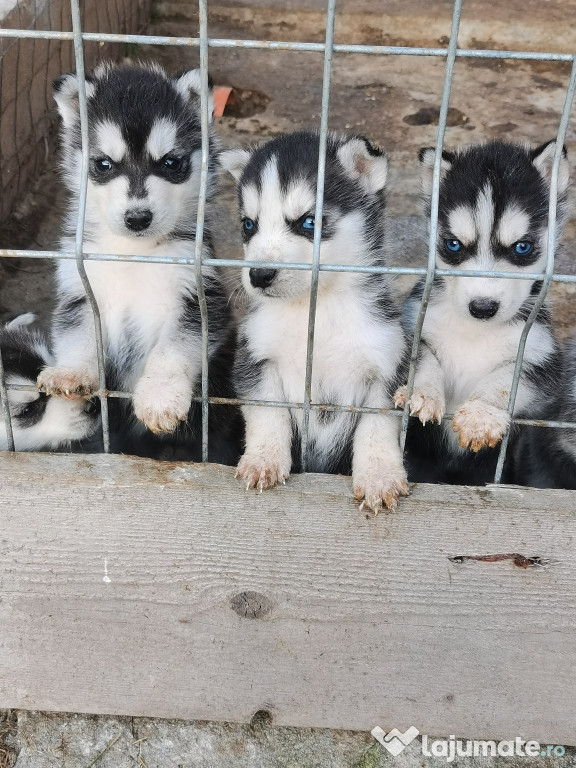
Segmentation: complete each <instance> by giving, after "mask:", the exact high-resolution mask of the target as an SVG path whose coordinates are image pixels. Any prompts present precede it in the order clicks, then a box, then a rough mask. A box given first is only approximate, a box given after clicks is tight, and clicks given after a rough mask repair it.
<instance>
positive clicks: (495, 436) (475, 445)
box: [452, 400, 510, 453]
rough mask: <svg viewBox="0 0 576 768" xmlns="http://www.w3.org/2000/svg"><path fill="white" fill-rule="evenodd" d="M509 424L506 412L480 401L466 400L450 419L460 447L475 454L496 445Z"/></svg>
mask: <svg viewBox="0 0 576 768" xmlns="http://www.w3.org/2000/svg"><path fill="white" fill-rule="evenodd" d="M509 424H510V416H509V415H508V412H507V411H503V410H502V409H501V408H496V407H494V406H493V405H489V404H488V403H484V402H482V400H466V402H464V403H462V405H461V406H460V407H459V408H457V409H456V411H455V412H454V417H453V419H452V429H453V430H454V432H456V434H457V435H458V441H459V442H460V446H461V447H462V448H469V449H470V450H471V451H474V452H475V453H476V452H477V451H480V450H481V449H482V448H494V447H495V446H496V445H498V443H499V442H500V440H502V438H503V437H504V433H505V432H506V430H507V429H508V425H509Z"/></svg>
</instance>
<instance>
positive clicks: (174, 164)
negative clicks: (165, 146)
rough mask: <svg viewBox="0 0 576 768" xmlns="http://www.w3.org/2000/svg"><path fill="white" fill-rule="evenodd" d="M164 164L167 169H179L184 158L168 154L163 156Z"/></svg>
mask: <svg viewBox="0 0 576 768" xmlns="http://www.w3.org/2000/svg"><path fill="white" fill-rule="evenodd" d="M162 165H163V166H164V168H165V169H166V170H167V171H177V170H178V169H179V168H180V166H181V165H182V158H181V157H173V156H172V155H167V156H166V157H165V158H163V160H162Z"/></svg>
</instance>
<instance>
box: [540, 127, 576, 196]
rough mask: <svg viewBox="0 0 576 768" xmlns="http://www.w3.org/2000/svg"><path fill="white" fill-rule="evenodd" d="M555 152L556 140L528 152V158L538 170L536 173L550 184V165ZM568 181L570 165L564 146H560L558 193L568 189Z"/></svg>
mask: <svg viewBox="0 0 576 768" xmlns="http://www.w3.org/2000/svg"><path fill="white" fill-rule="evenodd" d="M555 152H556V141H555V140H554V139H552V141H547V142H546V144H542V145H541V146H539V147H536V149H533V150H532V151H531V153H530V158H531V160H532V162H533V163H534V165H535V167H536V168H537V170H538V173H539V174H540V175H541V176H542V178H543V179H545V180H546V181H547V182H548V184H550V179H551V177H552V165H553V162H554V153H555ZM569 182H570V165H569V163H568V156H567V154H566V147H562V154H561V155H560V165H559V166H558V193H559V194H561V195H562V194H564V193H565V192H566V190H567V189H568V184H569Z"/></svg>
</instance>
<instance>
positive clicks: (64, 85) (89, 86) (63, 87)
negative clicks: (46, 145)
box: [52, 74, 95, 128]
mask: <svg viewBox="0 0 576 768" xmlns="http://www.w3.org/2000/svg"><path fill="white" fill-rule="evenodd" d="M85 82H86V97H87V98H88V99H90V98H91V97H92V96H93V95H94V89H95V86H94V82H93V81H92V78H90V77H87V78H86V81H85ZM52 89H53V92H54V99H55V100H56V105H57V106H58V112H59V113H60V117H61V118H62V122H63V123H64V125H65V127H66V128H70V127H71V126H73V125H74V124H75V123H76V121H77V120H78V118H79V111H80V108H79V101H78V78H77V77H76V75H73V74H69V75H62V76H61V77H58V78H56V80H54V82H53V83H52Z"/></svg>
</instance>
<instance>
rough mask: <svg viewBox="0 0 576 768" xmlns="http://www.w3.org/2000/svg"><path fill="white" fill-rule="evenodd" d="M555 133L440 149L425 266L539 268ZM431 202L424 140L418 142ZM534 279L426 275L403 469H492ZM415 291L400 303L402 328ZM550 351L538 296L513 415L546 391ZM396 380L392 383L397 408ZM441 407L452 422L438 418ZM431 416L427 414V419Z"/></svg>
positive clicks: (530, 407)
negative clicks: (434, 220) (535, 140)
mask: <svg viewBox="0 0 576 768" xmlns="http://www.w3.org/2000/svg"><path fill="white" fill-rule="evenodd" d="M554 153H555V143H554V142H549V143H547V144H543V145H542V146H539V147H537V148H535V149H532V148H530V147H528V146H525V145H520V144H511V143H505V142H501V141H493V142H490V143H487V144H483V145H478V146H468V147H462V148H459V149H457V150H456V151H455V152H443V153H442V165H441V179H440V198H439V209H438V240H437V250H436V265H437V267H439V268H448V269H449V268H459V269H464V270H487V271H498V272H529V273H534V272H542V271H543V270H544V266H545V263H546V241H547V236H548V206H549V191H550V176H551V169H552V161H553V157H554ZM420 162H421V165H422V187H423V196H424V201H425V205H426V209H427V213H428V214H429V213H430V198H431V191H432V173H433V165H434V150H433V149H432V148H429V149H423V150H421V151H420ZM568 182H569V168H568V161H567V158H566V153H565V151H564V150H563V152H562V157H561V162H560V168H559V176H558V204H557V221H558V227H557V236H558V237H559V236H560V233H561V229H562V225H563V223H564V221H565V219H566V214H567V189H568ZM540 287H541V284H540V283H539V282H534V281H531V280H524V279H507V278H488V277H464V276H459V277H436V279H435V282H434V285H433V288H432V293H431V297H430V303H429V306H428V309H427V312H426V316H425V320H424V326H423V329H422V347H421V354H420V360H419V363H418V366H417V371H416V378H415V382H414V391H413V393H412V396H411V398H410V403H409V406H410V413H411V415H412V416H415V417H417V419H411V423H410V428H409V431H408V441H407V455H408V461H409V467H410V472H411V475H412V477H411V479H412V478H413V479H414V480H417V481H418V480H420V481H435V480H436V481H441V482H451V483H466V484H482V483H486V482H490V481H491V480H492V479H493V475H494V470H495V466H496V461H497V453H498V451H497V449H496V446H497V445H498V443H499V442H500V441H501V439H502V437H503V435H504V434H505V431H506V430H507V428H508V426H509V422H510V417H509V415H508V411H507V407H508V400H509V396H510V389H511V385H512V378H513V372H514V366H515V361H516V356H517V352H518V344H519V341H520V335H521V333H522V330H523V328H524V324H525V321H526V319H527V317H528V315H529V313H530V311H531V309H532V307H533V304H534V301H535V299H536V296H537V294H538V292H539V290H540ZM422 291H423V281H421V282H419V283H418V284H417V285H416V287H415V288H414V290H413V291H412V294H411V295H410V296H409V298H408V300H407V302H406V304H405V309H404V317H405V325H406V327H407V330H408V332H412V331H413V329H414V325H415V322H416V317H417V314H418V310H419V306H420V300H421V297H422ZM559 364H560V352H559V349H558V345H557V343H556V340H555V338H554V334H553V331H552V327H551V322H550V317H549V314H548V311H547V309H546V307H544V308H543V309H542V310H541V311H540V313H539V314H538V316H537V318H536V322H535V323H534V325H533V327H532V329H531V330H530V333H529V335H528V340H527V344H526V352H525V356H524V362H523V367H522V375H521V378H520V385H519V388H518V396H517V398H516V404H515V409H514V414H515V416H518V417H524V418H539V417H540V416H541V414H542V413H544V411H545V408H546V405H547V403H549V402H550V401H551V400H552V399H553V398H554V389H555V386H556V383H555V379H556V371H557V370H558V366H559ZM405 399H406V387H401V388H400V389H399V390H398V392H397V393H396V397H395V401H396V404H397V406H399V407H403V406H404V404H405ZM445 413H452V414H453V418H452V423H451V424H450V423H449V422H443V421H442V417H443V416H444V414H445ZM435 422H436V423H435Z"/></svg>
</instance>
